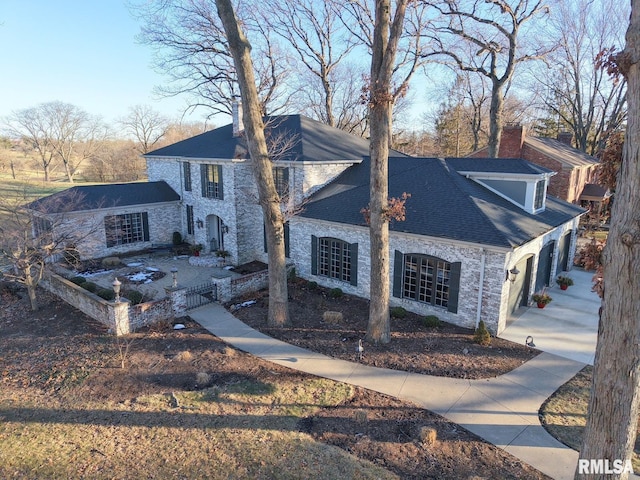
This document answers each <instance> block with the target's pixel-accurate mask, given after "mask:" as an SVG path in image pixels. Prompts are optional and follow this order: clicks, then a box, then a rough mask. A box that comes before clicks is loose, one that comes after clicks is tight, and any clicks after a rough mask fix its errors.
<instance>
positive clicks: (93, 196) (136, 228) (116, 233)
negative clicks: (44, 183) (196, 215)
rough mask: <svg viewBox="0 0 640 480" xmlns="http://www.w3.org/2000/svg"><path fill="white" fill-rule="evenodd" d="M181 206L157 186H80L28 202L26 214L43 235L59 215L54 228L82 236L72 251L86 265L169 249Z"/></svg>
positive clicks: (164, 188)
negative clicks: (157, 247) (163, 247)
mask: <svg viewBox="0 0 640 480" xmlns="http://www.w3.org/2000/svg"><path fill="white" fill-rule="evenodd" d="M180 203H181V202H180V197H179V196H178V194H177V193H176V192H175V191H174V190H173V189H172V188H171V187H170V186H169V185H168V184H167V183H166V182H164V181H162V180H160V181H157V182H137V183H121V184H108V185H91V186H86V185H79V186H75V187H71V188H69V189H67V190H63V191H61V192H57V193H54V194H52V195H49V196H47V197H43V198H41V199H39V200H36V201H34V202H31V203H30V204H29V208H30V209H31V210H32V211H33V212H35V216H36V218H41V219H43V220H44V221H43V222H37V223H36V229H37V230H43V229H45V230H46V229H47V227H46V225H47V224H49V225H50V222H47V220H48V217H50V216H55V215H63V218H61V219H60V221H59V222H54V225H55V228H59V229H69V230H71V231H77V232H79V233H83V232H86V234H82V235H81V236H82V240H81V245H77V247H78V252H79V253H80V258H81V259H89V258H103V257H109V256H114V255H119V254H123V253H127V252H131V251H140V250H144V249H146V248H150V247H152V246H154V245H158V244H164V245H166V244H170V243H171V242H172V235H173V232H174V231H175V229H176V225H180V224H181V222H182V220H181V218H180V213H181V212H180ZM69 204H71V205H69ZM36 233H41V232H40V231H38V232H36ZM53 233H54V234H55V232H53Z"/></svg>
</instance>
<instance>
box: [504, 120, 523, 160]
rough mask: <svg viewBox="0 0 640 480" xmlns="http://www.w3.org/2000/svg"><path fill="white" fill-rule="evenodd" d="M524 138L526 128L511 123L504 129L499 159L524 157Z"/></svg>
mask: <svg viewBox="0 0 640 480" xmlns="http://www.w3.org/2000/svg"><path fill="white" fill-rule="evenodd" d="M524 136H525V131H524V127H523V126H522V125H520V124H513V123H510V124H507V125H505V126H504V127H502V137H501V138H500V148H499V149H498V157H499V158H520V157H521V155H522V145H523V144H524Z"/></svg>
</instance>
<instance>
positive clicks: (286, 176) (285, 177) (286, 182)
mask: <svg viewBox="0 0 640 480" xmlns="http://www.w3.org/2000/svg"><path fill="white" fill-rule="evenodd" d="M282 185H284V192H283V193H284V194H285V195H287V194H288V193H289V190H290V188H289V169H288V168H283V169H282Z"/></svg>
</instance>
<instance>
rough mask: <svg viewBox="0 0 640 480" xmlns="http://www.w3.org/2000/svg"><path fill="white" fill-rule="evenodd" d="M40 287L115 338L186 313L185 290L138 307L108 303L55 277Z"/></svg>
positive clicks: (47, 278) (48, 279)
mask: <svg viewBox="0 0 640 480" xmlns="http://www.w3.org/2000/svg"><path fill="white" fill-rule="evenodd" d="M41 285H42V287H43V288H45V289H46V290H48V291H49V292H51V293H53V294H54V295H57V296H58V297H59V298H61V299H62V300H64V301H65V302H67V303H68V304H69V305H72V306H73V307H75V308H77V309H78V310H80V311H81V312H83V313H84V314H85V315H88V316H89V317H91V318H93V319H94V320H96V321H98V322H100V323H102V324H103V325H105V326H106V327H107V328H109V329H110V330H111V331H112V332H114V333H115V334H116V335H126V334H128V333H131V332H134V331H135V330H137V329H139V328H141V327H144V326H147V325H152V324H154V323H157V322H160V321H165V320H170V319H173V318H175V317H176V316H182V315H184V314H185V312H186V296H185V292H186V289H184V288H170V289H167V293H168V296H167V297H165V298H163V299H160V300H157V301H154V302H146V303H142V304H139V305H130V304H129V302H128V301H126V300H124V299H123V301H122V302H119V303H115V302H109V301H107V300H104V299H102V298H100V297H98V296H97V295H95V294H93V293H91V292H89V291H87V290H85V289H84V288H82V287H80V286H78V285H76V284H75V283H73V282H70V281H69V280H67V279H66V278H64V277H61V276H60V275H56V274H53V273H52V274H49V275H47V276H46V277H45V278H44V279H43V280H42V281H41Z"/></svg>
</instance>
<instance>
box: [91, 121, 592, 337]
mask: <svg viewBox="0 0 640 480" xmlns="http://www.w3.org/2000/svg"><path fill="white" fill-rule="evenodd" d="M266 137H267V141H268V143H269V144H270V145H271V148H272V150H274V151H278V152H280V153H278V155H277V156H276V157H275V158H274V164H273V173H274V178H275V180H276V187H277V190H278V192H279V193H280V195H281V198H282V199H283V208H284V209H285V210H287V211H288V212H295V215H291V216H290V218H289V221H288V223H287V224H286V228H285V250H286V256H287V257H288V259H289V261H290V262H291V263H292V264H294V265H295V267H296V272H297V274H298V275H299V276H301V277H303V278H307V279H309V280H313V281H316V282H317V283H319V284H322V285H325V286H329V287H335V288H341V289H342V290H343V291H345V292H347V293H352V294H355V295H359V296H362V297H367V296H368V295H369V251H370V247H369V233H368V227H367V225H366V224H365V221H364V218H363V216H362V213H361V210H362V209H363V208H364V207H366V206H367V205H368V203H369V164H370V163H369V158H368V153H369V145H368V141H366V140H365V139H362V138H359V137H355V136H352V135H349V134H347V133H345V132H342V131H341V130H338V129H335V128H331V127H328V126H327V125H324V124H322V123H320V122H317V121H314V120H311V119H309V118H306V117H304V116H301V115H288V116H276V117H269V118H268V119H267V130H266ZM390 154H391V158H390V160H389V192H390V195H391V196H394V197H399V196H401V195H402V193H403V192H407V193H410V194H411V197H410V198H409V199H408V200H407V203H406V211H407V214H406V220H405V221H402V222H398V221H394V222H392V224H391V227H390V229H391V233H390V251H389V255H390V259H391V278H390V279H389V282H390V287H391V291H392V292H393V296H392V298H391V303H392V304H393V305H398V306H403V307H405V308H406V309H408V310H411V311H414V312H418V313H422V314H434V315H437V316H438V317H440V318H442V319H443V320H446V321H449V322H451V323H454V324H458V325H462V326H466V327H474V326H476V325H477V323H478V322H479V321H480V320H483V321H484V322H485V323H486V325H487V326H488V327H489V328H490V329H491V330H492V331H493V332H494V333H500V332H501V331H502V330H503V329H504V328H505V326H506V322H507V320H508V318H509V317H510V315H512V314H513V313H514V312H515V311H516V310H517V309H518V308H520V307H522V306H525V305H527V304H528V302H529V299H530V296H531V294H532V293H533V292H535V291H538V290H541V289H543V288H544V287H545V286H547V285H549V284H550V283H551V281H552V280H553V278H554V276H555V275H556V274H557V273H558V272H560V271H563V270H567V269H568V268H569V267H570V265H571V263H572V256H573V252H574V250H575V241H576V231H577V227H578V221H579V217H580V215H582V214H583V213H584V211H583V210H582V209H580V208H578V207H577V206H575V205H572V204H570V203H568V202H565V201H563V200H560V199H558V198H555V197H553V196H547V188H548V185H549V181H550V179H552V178H553V177H554V171H552V170H551V169H549V168H545V167H541V166H538V165H534V164H532V163H530V162H528V161H526V160H523V159H502V158H499V159H474V158H450V159H437V158H414V157H408V156H405V155H402V154H401V153H399V152H394V151H392V152H390ZM145 158H146V161H147V169H148V177H149V183H148V186H146V187H145V186H143V185H144V184H129V187H127V186H126V185H125V186H122V185H121V186H111V187H110V186H104V187H100V188H104V190H103V191H101V192H100V191H98V189H96V192H95V194H94V193H91V195H92V196H93V195H95V196H96V198H100V195H101V194H104V195H106V198H109V199H110V200H111V201H112V202H113V205H110V206H109V208H105V209H99V210H98V209H94V210H93V212H94V214H95V213H100V215H102V216H103V217H104V218H102V217H100V218H101V221H102V222H103V223H104V225H105V228H104V230H103V231H102V232H101V233H100V234H103V235H104V237H103V238H102V240H101V243H102V248H101V249H100V250H92V252H91V255H96V254H99V255H104V256H106V255H111V254H112V253H115V252H121V251H123V250H124V249H133V248H135V247H144V246H146V245H149V244H153V243H154V242H157V243H162V241H168V239H169V238H170V232H173V231H178V232H180V233H181V234H182V235H183V236H184V237H185V238H186V239H188V241H189V242H192V243H201V244H203V246H204V251H205V253H212V252H215V251H217V250H226V251H227V252H228V253H229V258H230V261H231V262H232V263H233V264H241V263H245V262H248V261H252V260H262V261H267V255H266V247H265V241H264V222H263V216H262V211H261V208H260V206H259V204H258V201H257V200H258V199H257V188H256V186H255V182H254V180H253V176H252V170H251V163H250V161H249V160H248V154H247V148H246V142H245V139H244V137H243V135H242V128H241V124H240V122H239V118H238V116H237V115H236V116H235V121H234V122H233V123H232V124H231V125H226V126H223V127H220V128H217V129H215V130H212V131H210V132H206V133H203V134H201V135H198V136H195V137H192V138H189V139H186V140H183V141H181V142H177V143H175V144H173V145H169V146H167V147H164V148H161V149H158V150H155V151H152V152H149V153H147V154H146V155H145ZM85 188H88V189H92V188H95V187H85ZM109 188H114V189H123V190H118V191H119V192H120V193H118V191H116V190H112V191H110V190H109ZM157 189H162V191H163V192H165V194H164V195H158V194H157V193H153V192H155V191H156V190H157ZM125 192H126V193H125ZM134 192H135V193H134ZM113 195H115V196H116V197H114V196H113ZM118 195H119V196H118ZM134 195H137V197H135V198H134ZM151 195H156V196H155V197H153V199H154V200H153V201H152V200H151V198H152V197H151ZM118 198H119V199H120V200H117V199H118ZM86 211H89V210H85V212H86ZM145 212H146V214H145ZM131 214H138V216H137V217H136V218H137V220H136V219H134V218H133V217H128V216H127V215H131ZM114 216H115V217H116V218H117V219H119V220H117V221H116V222H115V225H116V226H117V229H115V231H116V232H127V233H126V235H125V234H124V233H117V234H116V238H117V239H118V241H116V242H114V241H110V237H109V235H108V233H107V232H108V231H113V230H114V229H113V228H111V226H112V225H114V220H113V217H114ZM121 216H123V217H121ZM108 219H109V220H108ZM125 220H126V221H125ZM134 220H135V221H137V222H138V223H141V224H142V227H137V229H133V230H132V227H130V223H131V222H133V221H134ZM158 223H161V225H159V224H158ZM140 228H142V233H141V234H140V233H136V234H135V235H132V234H130V233H128V232H131V231H136V232H139V231H140ZM145 232H148V235H146V234H145ZM122 238H124V239H126V241H124V240H122ZM134 240H135V241H134ZM138 249H140V248H138Z"/></svg>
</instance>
